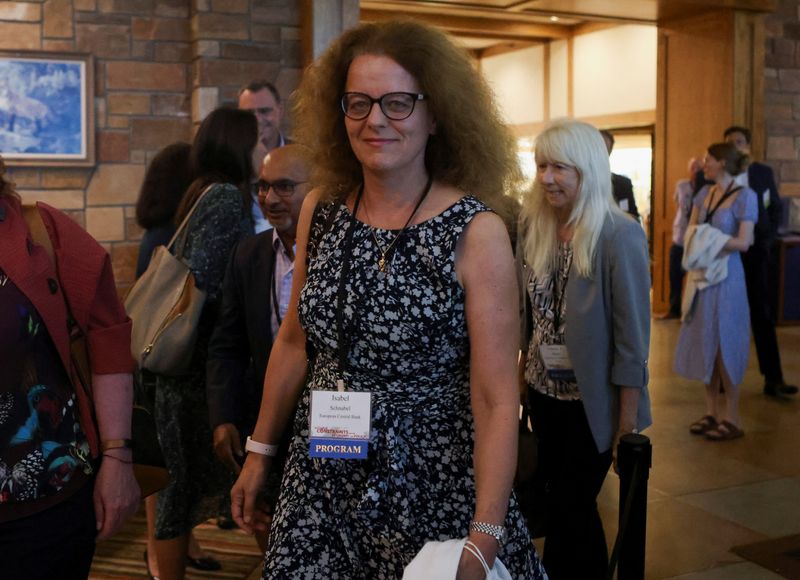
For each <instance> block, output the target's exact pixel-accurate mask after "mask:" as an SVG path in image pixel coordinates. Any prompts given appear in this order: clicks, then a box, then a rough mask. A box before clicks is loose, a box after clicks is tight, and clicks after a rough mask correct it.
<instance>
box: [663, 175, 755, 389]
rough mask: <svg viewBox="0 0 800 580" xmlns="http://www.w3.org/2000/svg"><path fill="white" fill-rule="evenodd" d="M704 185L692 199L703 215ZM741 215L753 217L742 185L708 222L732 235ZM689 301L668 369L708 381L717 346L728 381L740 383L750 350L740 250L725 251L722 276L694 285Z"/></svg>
mask: <svg viewBox="0 0 800 580" xmlns="http://www.w3.org/2000/svg"><path fill="white" fill-rule="evenodd" d="M709 191H710V189H709V188H708V187H707V186H706V187H705V188H704V189H703V190H701V191H700V192H699V193H698V194H697V196H696V198H695V201H694V205H695V206H696V207H698V208H699V209H700V212H701V213H700V216H701V218H702V217H703V216H705V211H704V209H703V202H704V200H705V198H706V196H707V195H708V192H709ZM743 221H750V222H754V223H755V222H756V221H758V206H757V199H756V194H755V193H754V192H753V190H752V189H750V188H747V187H745V188H743V189H741V190H740V191H739V193H738V194H737V195H736V199H734V200H733V203H732V204H731V205H729V206H728V207H720V208H719V209H718V210H717V211H715V212H714V215H713V216H712V218H711V225H712V226H714V227H715V228H717V229H718V230H721V231H722V232H724V233H726V234H728V235H731V236H735V235H736V234H737V233H738V231H739V224H740V223H741V222H743ZM695 301H696V302H695V305H694V312H693V316H692V318H691V320H689V321H688V322H684V323H683V324H682V325H681V332H680V336H679V337H678V346H677V348H676V350H675V363H674V365H673V369H674V371H675V372H676V373H678V374H679V375H682V376H684V377H686V378H687V379H692V380H696V381H703V382H704V383H705V384H709V383H710V382H711V375H712V373H713V371H714V359H715V358H716V356H717V352H718V351H719V352H722V361H723V363H724V365H725V370H727V372H728V375H729V376H730V378H731V381H732V382H733V384H734V385H738V384H741V382H742V380H743V379H744V372H745V370H747V357H748V354H749V352H750V315H749V312H750V310H749V308H748V306H747V286H746V285H745V280H744V269H743V268H742V257H741V253H740V252H732V253H731V254H730V256H729V257H728V276H727V277H726V278H725V279H724V280H723V281H722V282H720V283H719V284H715V285H713V286H709V287H708V288H704V289H703V290H700V291H698V292H697V296H696V298H695Z"/></svg>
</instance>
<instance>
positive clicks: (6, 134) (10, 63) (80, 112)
mask: <svg viewBox="0 0 800 580" xmlns="http://www.w3.org/2000/svg"><path fill="white" fill-rule="evenodd" d="M12 68H13V70H14V71H15V72H16V73H17V74H18V76H17V77H16V78H15V77H13V76H11V75H9V74H0V155H2V156H3V159H4V161H5V163H6V165H8V166H9V167H14V166H16V167H31V166H35V167H93V166H94V165H95V115H94V113H95V111H94V90H95V85H94V57H93V56H92V55H91V54H86V53H65V52H45V51H13V50H0V71H6V73H7V72H8V71H9V70H12ZM20 71H22V72H20ZM45 72H46V73H47V74H46V75H45V74H41V73H45ZM20 75H23V76H20ZM75 75H77V80H76V78H75ZM20 78H24V80H23V81H22V82H20ZM2 79H6V80H5V85H3V84H2V83H3V80H2ZM9 79H11V80H9ZM40 79H41V80H45V81H47V82H46V83H42V82H38V81H39V80H40ZM65 79H66V80H65ZM43 85H44V86H46V96H45V97H41V96H40V95H41V93H42V90H43V89H42V86H43ZM31 87H32V88H33V91H36V92H37V93H38V94H32V92H31V90H30V89H31ZM59 90H61V91H63V94H64V96H65V98H59V95H58V92H57V91H59ZM76 93H77V94H76ZM54 94H55V96H54ZM37 97H38V98H37ZM67 97H68V98H67ZM12 99H13V101H12ZM12 102H13V106H12V105H11V103H12ZM48 102H52V103H54V104H57V105H58V106H59V108H60V110H58V111H57V112H55V113H54V112H52V111H51V107H49V106H48ZM62 109H63V110H62ZM58 123H60V124H61V125H60V126H59V125H58ZM53 125H56V127H55V128H54V127H53ZM43 127H44V129H43ZM59 129H60V130H61V133H57V131H58V130H59ZM47 131H49V133H46V132H47ZM45 133H46V134H45ZM40 134H42V138H39V135H40ZM53 134H56V137H57V138H56V139H53ZM54 142H55V143H56V144H55V145H54V144H53V143H54ZM62 144H63V148H64V150H60V149H59V147H61V146H62ZM22 147H26V150H24V151H21V150H20V149H21V148H22ZM44 147H51V148H54V149H55V150H40V149H43V148H44Z"/></svg>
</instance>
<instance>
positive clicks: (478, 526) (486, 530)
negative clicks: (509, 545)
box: [469, 522, 508, 546]
mask: <svg viewBox="0 0 800 580" xmlns="http://www.w3.org/2000/svg"><path fill="white" fill-rule="evenodd" d="M469 529H470V530H472V531H474V532H480V533H482V534H487V535H489V536H492V537H493V538H494V539H495V540H497V543H498V544H500V545H501V546H502V545H503V544H505V543H506V539H507V538H508V532H507V531H506V528H505V526H498V525H495V524H487V523H486V522H472V523H471V524H470V525H469Z"/></svg>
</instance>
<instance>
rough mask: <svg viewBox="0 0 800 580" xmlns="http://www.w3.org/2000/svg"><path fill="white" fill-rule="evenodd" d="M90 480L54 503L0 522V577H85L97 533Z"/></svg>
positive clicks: (44, 579)
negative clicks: (65, 497)
mask: <svg viewBox="0 0 800 580" xmlns="http://www.w3.org/2000/svg"><path fill="white" fill-rule="evenodd" d="M93 483H94V480H91V481H89V482H87V483H86V484H84V485H83V486H82V487H81V488H80V489H79V490H78V491H76V492H75V493H74V494H73V495H72V496H70V497H69V498H67V499H65V500H64V501H62V502H61V503H58V504H56V505H55V506H53V507H51V508H49V509H46V510H44V511H41V512H39V513H36V514H33V515H32V516H28V517H25V518H20V519H18V520H12V521H10V522H5V523H2V524H0V577H2V578H4V579H6V580H51V579H52V578H59V579H60V580H85V579H86V578H88V577H89V568H90V567H91V565H92V557H93V556H94V547H95V536H96V535H97V528H96V522H95V517H94V503H93V502H92V492H93V489H94V485H93Z"/></svg>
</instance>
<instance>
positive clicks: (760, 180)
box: [724, 126, 797, 397]
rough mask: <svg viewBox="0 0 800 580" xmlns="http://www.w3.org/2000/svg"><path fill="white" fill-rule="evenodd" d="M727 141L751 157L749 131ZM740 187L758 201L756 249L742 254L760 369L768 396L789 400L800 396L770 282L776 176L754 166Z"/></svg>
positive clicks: (777, 208)
mask: <svg viewBox="0 0 800 580" xmlns="http://www.w3.org/2000/svg"><path fill="white" fill-rule="evenodd" d="M724 136H725V140H726V141H727V142H728V143H731V144H732V145H734V146H735V147H736V148H737V149H738V150H739V151H740V152H741V153H744V154H745V155H749V154H750V131H749V130H748V129H746V128H745V127H737V126H733V127H728V128H727V129H725V134H724ZM736 182H737V183H738V184H739V185H744V186H748V187H750V189H752V190H753V191H755V192H756V197H757V198H758V221H757V222H756V225H755V229H754V241H753V245H752V246H751V247H750V249H749V250H747V252H745V253H744V254H742V264H743V265H744V276H745V281H746V283H747V301H748V303H749V306H750V326H751V327H752V329H753V339H754V340H755V343H756V353H757V354H758V366H759V369H760V370H761V374H762V375H764V394H765V395H770V396H773V397H785V396H788V395H794V394H795V393H797V387H796V386H794V385H787V384H786V383H785V382H784V380H783V369H782V368H781V356H780V353H779V351H778V338H777V336H776V334H775V323H774V318H773V313H772V312H771V308H770V301H769V293H768V291H767V285H768V280H769V255H770V246H771V245H772V243H773V242H774V241H775V237H776V236H777V232H778V226H779V225H780V223H781V212H782V208H781V200H780V196H779V195H778V186H777V185H776V184H775V176H774V174H773V173H772V169H771V168H770V166H769V165H765V164H764V163H757V162H753V163H750V165H749V166H748V167H747V171H746V172H743V173H741V174H740V175H739V176H737V178H736Z"/></svg>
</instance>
